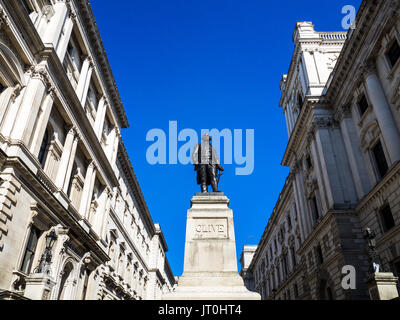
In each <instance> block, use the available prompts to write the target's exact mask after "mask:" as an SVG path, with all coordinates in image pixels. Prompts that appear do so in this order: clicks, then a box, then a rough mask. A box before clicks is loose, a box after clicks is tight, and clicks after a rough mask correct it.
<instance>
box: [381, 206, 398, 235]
mask: <svg viewBox="0 0 400 320" xmlns="http://www.w3.org/2000/svg"><path fill="white" fill-rule="evenodd" d="M379 214H380V216H381V221H382V227H383V232H387V231H389V230H390V229H392V228H393V227H394V226H395V223H394V219H393V215H392V210H390V206H389V205H386V206H384V207H383V208H382V209H381V210H380V212H379Z"/></svg>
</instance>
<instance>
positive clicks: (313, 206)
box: [310, 196, 319, 222]
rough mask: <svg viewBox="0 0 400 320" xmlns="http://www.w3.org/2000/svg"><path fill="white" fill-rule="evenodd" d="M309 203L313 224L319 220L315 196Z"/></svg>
mask: <svg viewBox="0 0 400 320" xmlns="http://www.w3.org/2000/svg"><path fill="white" fill-rule="evenodd" d="M310 202H311V211H312V214H313V216H314V222H315V221H317V220H318V218H319V211H318V204H317V198H316V197H315V196H313V197H312V198H311V199H310Z"/></svg>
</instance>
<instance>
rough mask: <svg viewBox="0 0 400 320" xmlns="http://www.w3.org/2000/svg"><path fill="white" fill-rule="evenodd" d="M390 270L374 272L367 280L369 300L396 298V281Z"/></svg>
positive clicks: (397, 294)
mask: <svg viewBox="0 0 400 320" xmlns="http://www.w3.org/2000/svg"><path fill="white" fill-rule="evenodd" d="M398 279H399V278H397V277H395V276H394V275H393V273H391V272H375V273H374V274H373V275H372V276H371V277H370V279H369V280H368V281H367V286H368V291H369V295H370V298H371V300H391V299H394V298H397V297H398V296H399V293H398V291H397V286H396V284H397V281H398Z"/></svg>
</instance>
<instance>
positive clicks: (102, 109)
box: [94, 96, 107, 140]
mask: <svg viewBox="0 0 400 320" xmlns="http://www.w3.org/2000/svg"><path fill="white" fill-rule="evenodd" d="M106 111H107V102H106V97H105V96H103V97H101V99H100V101H99V104H98V106H97V114H96V120H95V122H94V132H95V133H96V135H97V137H98V138H99V140H101V132H102V129H103V126H104V118H105V115H106Z"/></svg>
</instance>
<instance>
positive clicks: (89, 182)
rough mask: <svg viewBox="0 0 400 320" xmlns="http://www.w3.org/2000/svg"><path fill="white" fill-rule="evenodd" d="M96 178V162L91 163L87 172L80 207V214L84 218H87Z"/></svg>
mask: <svg viewBox="0 0 400 320" xmlns="http://www.w3.org/2000/svg"><path fill="white" fill-rule="evenodd" d="M95 178H96V166H95V164H94V161H91V162H90V164H89V165H88V167H87V170H86V176H85V182H84V185H83V190H82V197H81V205H80V207H79V213H80V214H81V216H82V217H84V218H86V216H87V211H88V208H89V207H90V202H91V200H92V193H93V188H94V182H95Z"/></svg>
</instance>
